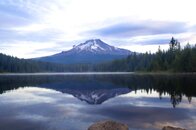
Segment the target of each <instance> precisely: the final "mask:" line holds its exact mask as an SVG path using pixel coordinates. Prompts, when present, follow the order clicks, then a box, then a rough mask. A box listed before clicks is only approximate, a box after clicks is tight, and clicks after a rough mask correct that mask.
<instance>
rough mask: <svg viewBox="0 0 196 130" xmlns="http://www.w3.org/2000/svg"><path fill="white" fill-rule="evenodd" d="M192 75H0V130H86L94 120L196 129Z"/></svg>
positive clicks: (157, 129)
mask: <svg viewBox="0 0 196 130" xmlns="http://www.w3.org/2000/svg"><path fill="white" fill-rule="evenodd" d="M195 85H196V75H138V74H134V73H124V74H123V73H105V74H103V73H102V74H101V73H98V74H94V73H87V74H81V73H80V74H74V75H73V74H71V73H70V74H62V73H61V74H58V73H55V74H52V75H51V74H33V75H31V74H27V75H25V74H19V75H18V74H7V75H0V93H1V94H0V122H1V123H0V129H2V130H13V129H14V130H32V129H33V130H86V129H87V128H88V126H90V125H91V124H92V123H94V122H97V121H100V120H115V121H120V122H123V123H126V124H128V125H129V127H130V129H131V130H161V128H162V126H164V125H175V126H179V127H183V128H187V129H188V130H195V129H196V125H195V124H196V98H195V97H196V86H195Z"/></svg>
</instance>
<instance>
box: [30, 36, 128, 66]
mask: <svg viewBox="0 0 196 130" xmlns="http://www.w3.org/2000/svg"><path fill="white" fill-rule="evenodd" d="M130 54H132V52H131V51H129V50H126V49H121V48H117V47H114V46H110V45H108V44H106V43H105V42H103V41H101V40H100V39H92V40H88V41H86V42H84V43H81V44H79V45H77V46H74V47H73V48H72V49H71V50H68V51H63V52H61V53H58V54H55V55H51V56H46V57H40V58H35V59H34V60H37V61H45V62H52V63H61V64H96V63H102V62H108V61H112V60H116V59H121V58H125V57H127V56H128V55H130Z"/></svg>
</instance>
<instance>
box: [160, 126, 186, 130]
mask: <svg viewBox="0 0 196 130" xmlns="http://www.w3.org/2000/svg"><path fill="white" fill-rule="evenodd" d="M162 130H186V129H183V128H177V127H173V126H164V127H163V129H162Z"/></svg>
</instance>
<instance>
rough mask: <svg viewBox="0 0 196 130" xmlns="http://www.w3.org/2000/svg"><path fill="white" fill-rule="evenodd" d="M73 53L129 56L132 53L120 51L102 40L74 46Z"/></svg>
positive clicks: (91, 40) (88, 41) (92, 40)
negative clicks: (121, 54)
mask: <svg viewBox="0 0 196 130" xmlns="http://www.w3.org/2000/svg"><path fill="white" fill-rule="evenodd" d="M72 51H74V52H77V53H82V52H85V53H95V54H120V53H123V54H125V53H126V54H129V53H130V51H128V50H125V49H120V48H117V47H114V46H111V45H108V44H106V43H105V42H103V41H102V40H100V39H90V40H87V41H85V42H84V43H80V44H79V45H77V46H74V47H73V49H72Z"/></svg>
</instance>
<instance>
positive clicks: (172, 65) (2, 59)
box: [0, 37, 196, 73]
mask: <svg viewBox="0 0 196 130" xmlns="http://www.w3.org/2000/svg"><path fill="white" fill-rule="evenodd" d="M169 46H170V48H169V49H168V50H167V51H162V50H161V48H160V47H159V48H158V51H157V52H156V53H153V54H152V53H147V52H146V53H134V54H132V55H129V56H128V57H127V58H124V59H120V60H115V61H112V62H107V63H101V64H71V65H64V64H55V63H49V62H40V61H34V60H28V59H19V58H16V57H12V56H7V55H4V54H1V53H0V73H5V72H23V73H25V72H89V71H95V72H98V71H102V72H108V71H111V72H117V71H122V72H132V71H133V72H196V45H195V46H191V45H190V44H189V43H187V45H186V46H185V47H184V48H181V45H180V42H178V40H177V39H174V38H173V37H172V39H171V41H170V43H169Z"/></svg>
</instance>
